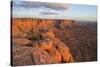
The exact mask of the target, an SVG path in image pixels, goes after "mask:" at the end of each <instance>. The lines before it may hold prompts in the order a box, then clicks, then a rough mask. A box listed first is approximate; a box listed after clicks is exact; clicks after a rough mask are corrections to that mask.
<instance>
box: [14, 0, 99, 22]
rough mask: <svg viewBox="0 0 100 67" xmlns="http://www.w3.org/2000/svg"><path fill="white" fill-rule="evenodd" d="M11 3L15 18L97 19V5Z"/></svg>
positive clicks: (15, 0) (15, 1)
mask: <svg viewBox="0 0 100 67" xmlns="http://www.w3.org/2000/svg"><path fill="white" fill-rule="evenodd" d="M12 4H13V5H12V15H13V17H17V18H47V19H74V20H88V21H96V20H97V6H95V5H79V4H66V3H47V2H31V1H17V0H14V1H13V3H12Z"/></svg>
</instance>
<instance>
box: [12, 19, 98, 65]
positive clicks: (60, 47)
mask: <svg viewBox="0 0 100 67" xmlns="http://www.w3.org/2000/svg"><path fill="white" fill-rule="evenodd" d="M83 36H84V37H83ZM96 47H97V46H96V33H94V32H89V31H87V30H84V29H83V28H81V27H80V26H78V25H76V24H75V22H74V21H73V20H54V19H34V18H12V65H14V66H17V65H32V64H34V65H36V64H54V63H69V62H77V61H79V62H80V61H92V60H96V55H97V54H96V53H97V51H96V49H97V48H96Z"/></svg>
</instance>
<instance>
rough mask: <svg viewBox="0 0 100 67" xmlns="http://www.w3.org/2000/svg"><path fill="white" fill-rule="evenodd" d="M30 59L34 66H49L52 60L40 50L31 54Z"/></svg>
mask: <svg viewBox="0 0 100 67" xmlns="http://www.w3.org/2000/svg"><path fill="white" fill-rule="evenodd" d="M32 58H33V61H34V63H35V64H50V63H51V60H52V58H51V57H50V55H49V54H48V53H47V52H46V51H45V50H42V49H40V48H38V50H37V51H33V52H32Z"/></svg>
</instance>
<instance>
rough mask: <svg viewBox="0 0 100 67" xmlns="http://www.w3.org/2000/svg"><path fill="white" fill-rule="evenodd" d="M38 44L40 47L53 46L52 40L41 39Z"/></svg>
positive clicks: (47, 47)
mask: <svg viewBox="0 0 100 67" xmlns="http://www.w3.org/2000/svg"><path fill="white" fill-rule="evenodd" d="M38 45H39V48H41V49H51V48H52V47H53V43H52V41H49V40H41V41H40V42H39V43H38Z"/></svg>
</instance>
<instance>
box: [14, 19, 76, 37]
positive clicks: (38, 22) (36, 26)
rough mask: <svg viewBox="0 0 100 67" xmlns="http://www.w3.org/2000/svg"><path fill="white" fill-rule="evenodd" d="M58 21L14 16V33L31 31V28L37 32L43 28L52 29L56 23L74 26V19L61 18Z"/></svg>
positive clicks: (62, 25)
mask: <svg viewBox="0 0 100 67" xmlns="http://www.w3.org/2000/svg"><path fill="white" fill-rule="evenodd" d="M60 21H61V22H60V23H58V22H57V21H56V20H55V19H35V18H12V32H13V35H17V34H18V33H22V31H21V29H23V32H29V31H30V30H31V29H32V31H33V32H36V31H38V30H41V29H48V30H49V29H52V28H53V27H54V25H55V24H59V26H61V27H64V26H72V25H73V24H74V21H73V20H60Z"/></svg>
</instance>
